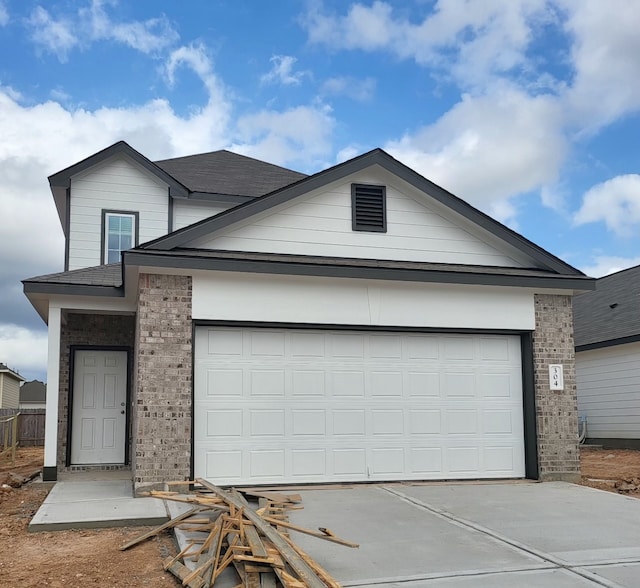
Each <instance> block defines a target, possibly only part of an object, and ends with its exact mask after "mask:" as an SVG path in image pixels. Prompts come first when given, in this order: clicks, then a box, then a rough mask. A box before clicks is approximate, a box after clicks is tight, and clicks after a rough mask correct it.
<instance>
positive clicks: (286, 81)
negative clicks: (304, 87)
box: [260, 55, 307, 86]
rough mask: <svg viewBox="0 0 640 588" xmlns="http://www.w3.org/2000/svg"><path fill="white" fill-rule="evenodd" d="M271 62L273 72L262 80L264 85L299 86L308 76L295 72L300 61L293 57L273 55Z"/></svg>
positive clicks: (304, 73) (302, 72)
mask: <svg viewBox="0 0 640 588" xmlns="http://www.w3.org/2000/svg"><path fill="white" fill-rule="evenodd" d="M269 61H270V62H271V70H269V71H268V72H267V73H266V74H264V75H263V76H262V77H261V78H260V81H261V82H262V83H263V84H275V83H279V84H282V85H283V86H298V85H300V83H301V82H302V78H304V76H305V75H307V72H304V71H293V67H294V65H295V64H296V62H297V61H298V60H297V58H295V57H293V56H291V55H273V56H272V57H271V59H269Z"/></svg>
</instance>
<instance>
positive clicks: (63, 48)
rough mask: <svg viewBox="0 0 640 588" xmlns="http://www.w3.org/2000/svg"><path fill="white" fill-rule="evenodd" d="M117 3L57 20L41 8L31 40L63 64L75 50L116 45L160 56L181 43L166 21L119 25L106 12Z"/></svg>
mask: <svg viewBox="0 0 640 588" xmlns="http://www.w3.org/2000/svg"><path fill="white" fill-rule="evenodd" d="M107 5H110V6H116V5H117V2H116V1H114V0H111V1H108V0H92V1H91V2H90V4H89V6H88V7H83V8H79V9H78V10H77V11H76V12H73V13H67V14H64V15H60V16H58V17H53V16H51V14H50V13H49V12H48V11H47V10H46V9H44V8H42V7H41V6H37V7H36V8H34V10H33V11H32V13H31V16H30V18H29V19H28V21H27V24H28V26H29V27H30V29H31V38H32V40H33V41H34V42H35V43H36V45H37V46H38V47H39V48H40V49H41V50H45V51H48V52H50V53H53V54H54V55H56V56H57V57H58V59H59V60H60V61H62V62H64V61H66V60H67V57H68V54H69V52H70V51H71V50H72V49H74V48H83V49H86V48H87V47H88V46H89V45H90V44H91V43H95V42H98V41H113V42H115V43H120V44H122V45H125V46H128V47H131V48H132V49H135V50H136V51H140V52H141V53H145V54H156V55H157V54H159V52H160V51H161V50H163V49H166V48H168V47H171V46H173V45H175V43H177V41H178V40H179V35H178V33H177V31H176V30H175V28H174V27H173V25H172V24H171V22H169V20H168V19H167V18H166V17H164V16H161V17H157V18H151V19H148V20H145V21H130V22H118V21H117V20H115V19H113V18H112V17H111V16H110V15H109V14H108V13H107V11H106V9H105V7H106V6H107Z"/></svg>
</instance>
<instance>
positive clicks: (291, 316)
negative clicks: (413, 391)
mask: <svg viewBox="0 0 640 588" xmlns="http://www.w3.org/2000/svg"><path fill="white" fill-rule="evenodd" d="M192 312H193V318H194V319H195V320H229V321H258V322H283V323H299V324H319V325H321V324H327V325H340V324H344V325H363V326H364V325H378V326H399V327H403V326H406V327H433V328H451V329H514V330H533V329H534V328H535V317H534V306H533V292H531V291H528V290H524V289H518V288H504V287H489V286H456V285H442V284H419V283H413V282H387V281H374V280H350V279H342V278H316V277H295V276H275V275H264V274H241V273H234V272H219V273H216V274H215V275H207V274H206V273H204V272H203V273H196V274H195V275H194V277H193V309H192Z"/></svg>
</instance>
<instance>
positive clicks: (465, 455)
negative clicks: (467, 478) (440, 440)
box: [446, 445, 480, 475]
mask: <svg viewBox="0 0 640 588" xmlns="http://www.w3.org/2000/svg"><path fill="white" fill-rule="evenodd" d="M446 460H447V466H448V467H447V470H448V471H449V473H451V474H453V475H456V474H458V475H460V474H466V475H474V474H476V472H478V471H479V469H480V450H479V448H478V447H476V446H469V445H467V446H466V447H465V446H461V447H449V448H447V452H446Z"/></svg>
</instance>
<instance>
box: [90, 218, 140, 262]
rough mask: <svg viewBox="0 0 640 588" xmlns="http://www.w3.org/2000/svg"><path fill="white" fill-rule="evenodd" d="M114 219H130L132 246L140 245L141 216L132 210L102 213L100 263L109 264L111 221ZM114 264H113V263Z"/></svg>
mask: <svg viewBox="0 0 640 588" xmlns="http://www.w3.org/2000/svg"><path fill="white" fill-rule="evenodd" d="M112 217H128V218H130V219H131V221H132V223H131V227H132V235H131V246H132V247H136V246H137V245H138V232H139V215H138V213H137V212H135V211H131V210H103V211H102V246H101V259H100V263H103V264H106V263H109V219H110V218H112ZM112 263H113V262H112Z"/></svg>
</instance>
